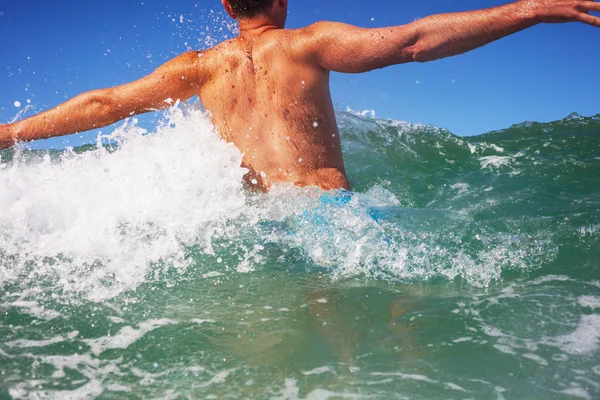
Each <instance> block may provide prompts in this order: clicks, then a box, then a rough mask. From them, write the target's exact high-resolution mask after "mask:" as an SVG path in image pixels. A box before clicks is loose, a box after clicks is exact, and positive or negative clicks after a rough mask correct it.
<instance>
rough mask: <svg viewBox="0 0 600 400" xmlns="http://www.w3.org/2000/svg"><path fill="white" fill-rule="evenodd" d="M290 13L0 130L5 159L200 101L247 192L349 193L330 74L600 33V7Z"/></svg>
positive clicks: (576, 2)
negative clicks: (566, 25) (506, 42)
mask: <svg viewBox="0 0 600 400" xmlns="http://www.w3.org/2000/svg"><path fill="white" fill-rule="evenodd" d="M287 1H288V0H274V3H273V7H272V8H271V9H270V10H267V11H265V13H263V14H261V15H259V16H257V17H254V18H237V16H236V15H235V13H234V12H233V10H232V8H231V6H230V4H229V1H228V0H222V3H223V5H224V6H225V8H226V10H227V12H228V13H229V15H230V16H231V17H233V18H236V19H237V20H238V23H239V29H240V34H239V36H238V37H237V38H235V39H232V40H229V41H226V42H223V43H221V44H220V45H218V46H216V47H214V48H211V49H209V50H206V51H204V52H188V53H185V54H183V55H181V56H179V57H177V58H175V59H173V60H171V61H169V62H167V63H166V64H164V65H162V66H161V67H159V68H158V69H157V70H156V71H154V72H153V73H152V74H150V75H148V76H146V77H144V78H142V79H140V80H138V81H135V82H132V83H128V84H125V85H122V86H117V87H114V88H109V89H100V90H94V91H91V92H87V93H84V94H81V95H79V96H77V97H75V98H73V99H71V100H69V101H67V102H65V103H64V104H61V105H59V106H58V107H56V108H53V109H51V110H49V111H46V112H44V113H41V114H39V115H36V116H33V117H31V118H27V119H25V120H23V121H19V122H16V123H14V124H10V125H0V149H2V148H7V147H10V146H12V145H13V144H15V143H16V142H27V141H31V140H37V139H45V138H50V137H54V136H61V135H67V134H71V133H75V132H82V131H86V130H90V129H94V128H100V127H103V126H106V125H110V124H112V123H114V122H117V121H119V120H121V119H124V118H128V117H130V116H133V115H136V114H140V113H145V112H148V111H155V110H160V109H164V108H167V107H169V105H170V104H171V100H177V99H180V100H181V101H184V100H187V99H189V98H190V97H192V96H194V95H198V96H199V97H200V99H201V100H202V103H203V104H204V106H205V107H206V109H207V110H209V111H210V113H211V115H212V119H213V122H214V124H215V126H216V128H217V131H218V133H219V134H220V135H221V137H222V138H223V139H224V140H227V141H230V142H233V143H234V144H235V145H236V146H237V148H238V149H239V150H240V151H241V152H242V153H243V154H244V158H243V166H244V167H246V168H248V169H249V171H250V172H249V173H248V175H247V180H248V182H249V183H250V184H252V185H253V186H256V187H259V188H261V189H263V190H265V191H266V190H268V189H269V187H271V186H272V185H273V184H276V183H280V182H289V183H292V184H295V185H298V186H317V187H320V188H322V189H325V190H329V189H342V188H343V189H350V184H349V182H348V179H347V178H346V172H345V170H344V159H343V157H342V152H341V146H340V137H339V134H338V128H337V124H336V119H335V114H334V109H333V104H332V100H331V96H330V92H329V74H330V71H337V72H346V73H359V72H365V71H370V70H374V69H378V68H384V67H387V66H390V65H395V64H402V63H407V62H413V61H417V62H425V61H431V60H436V59H440V58H444V57H449V56H453V55H457V54H461V53H465V52H467V51H470V50H473V49H475V48H478V47H481V46H484V45H485V44H487V43H490V42H493V41H495V40H497V39H500V38H502V37H505V36H508V35H511V34H513V33H516V32H518V31H521V30H523V29H527V28H530V27H532V26H534V25H537V24H539V23H558V22H583V23H586V24H589V25H592V26H595V27H600V18H598V17H597V16H594V15H593V14H592V13H597V12H600V3H598V2H596V1H586V0H521V1H517V2H514V3H510V4H506V5H503V6H499V7H494V8H489V9H485V10H478V11H469V12H463V13H454V14H443V15H435V16H431V17H427V18H423V19H421V20H418V21H415V22H413V23H410V24H408V25H404V26H396V27H389V28H379V29H363V28H358V27H355V26H351V25H345V24H341V23H332V22H319V23H316V24H313V25H311V26H309V27H306V28H303V29H296V30H287V29H284V26H285V21H286V17H287Z"/></svg>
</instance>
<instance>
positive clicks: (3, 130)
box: [0, 125, 15, 150]
mask: <svg viewBox="0 0 600 400" xmlns="http://www.w3.org/2000/svg"><path fill="white" fill-rule="evenodd" d="M14 143H15V135H14V133H13V132H12V129H11V126H10V125H0V150H2V149H7V148H9V147H10V146H12V145H13V144H14Z"/></svg>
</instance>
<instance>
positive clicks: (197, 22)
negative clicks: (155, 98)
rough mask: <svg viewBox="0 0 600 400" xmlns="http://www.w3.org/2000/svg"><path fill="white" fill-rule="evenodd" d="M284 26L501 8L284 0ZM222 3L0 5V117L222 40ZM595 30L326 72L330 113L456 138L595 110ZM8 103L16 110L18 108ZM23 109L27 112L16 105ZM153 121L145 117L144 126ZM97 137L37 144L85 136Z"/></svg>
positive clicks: (441, 1) (461, 0)
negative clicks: (425, 127)
mask: <svg viewBox="0 0 600 400" xmlns="http://www.w3.org/2000/svg"><path fill="white" fill-rule="evenodd" d="M289 1H290V15H289V19H288V27H289V28H296V27H300V26H305V25H308V24H310V23H313V22H315V21H318V20H334V21H340V22H346V23H351V24H355V25H359V26H364V27H379V26H389V25H400V24H405V23H409V22H411V21H413V20H415V19H417V18H422V17H425V16H427V15H431V14H436V13H443V12H451V11H464V10H469V9H475V8H481V7H491V6H495V5H499V4H503V3H504V2H502V1H493V0H480V1H474V0H455V1H452V2H450V1H447V0H431V1H428V2H415V1H398V0H379V1H378V2H366V1H358V0H332V1H323V0H289ZM231 22H232V21H231V20H229V19H228V17H227V16H226V15H225V13H224V12H222V6H221V4H220V0H196V1H186V0H179V1H177V2H173V1H167V0H144V1H123V0H103V1H98V0H88V1H81V0H77V1H76V0H57V1H54V0H53V1H51V0H18V1H13V0H0V37H2V44H1V45H0V122H1V123H5V122H8V121H10V120H11V119H13V118H14V117H15V116H16V115H17V113H18V112H19V111H22V112H23V114H22V116H27V115H31V114H32V113H34V112H40V111H43V110H45V109H47V108H48V107H52V106H55V105H57V104H58V103H60V102H62V101H65V100H66V99H68V98H70V97H73V96H75V95H77V94H79V93H81V92H83V91H86V90H90V89H95V88H100V87H107V86H113V85H117V84H121V83H124V82H128V81H131V80H134V79H137V78H140V77H141V76H143V75H145V74H148V73H150V72H151V71H152V70H153V69H154V68H156V67H157V66H158V65H160V64H161V63H163V62H165V61H167V60H169V59H170V58H172V57H174V56H176V55H177V54H179V53H181V52H183V51H185V50H187V49H202V48H206V47H207V46H209V45H212V44H214V43H216V42H217V41H218V40H221V39H224V38H226V37H229V36H230V35H231V33H230V31H229V28H228V27H229V26H230V25H231ZM599 38H600V29H595V28H592V27H589V26H586V25H583V24H561V25H541V26H537V27H534V28H532V29H530V30H528V31H525V32H521V33H518V34H516V35H514V36H512V37H509V38H505V39H503V40H501V41H499V42H496V43H493V44H491V45H489V46H487V47H485V48H482V49H478V50H476V51H474V52H471V53H469V54H466V55H462V56H458V57H454V58H450V59H445V60H439V61H435V62H432V63H426V64H407V65H400V66H394V67H390V68H388V69H384V70H379V71H374V72H370V73H367V74H362V75H343V74H334V75H333V77H332V94H333V98H334V103H335V105H336V107H337V108H338V109H342V110H343V109H345V108H346V107H350V108H352V109H355V110H364V109H373V110H375V111H376V113H377V116H378V117H383V118H394V119H401V120H407V121H411V122H422V123H428V124H433V125H437V126H441V127H445V128H448V129H449V130H450V131H452V132H454V133H455V134H458V135H473V134H480V133H485V132H488V131H490V130H494V129H501V128H505V127H508V126H510V125H511V124H514V123H519V122H522V121H525V120H532V121H533V120H534V121H551V120H556V119H560V118H563V117H565V116H566V115H568V114H569V113H571V112H573V111H576V112H579V113H580V114H583V115H592V114H596V113H598V112H600V102H599V101H598V98H599V97H598V93H600V78H598V65H600V52H598V51H597V47H598V39H599ZM15 102H19V103H21V107H15ZM27 104H30V109H27V110H25V111H23V109H24V106H25V105H27ZM152 118H153V117H152V116H150V117H147V118H146V119H147V120H148V121H150V120H152ZM95 137H96V132H90V133H86V134H82V135H76V136H71V137H68V138H66V139H65V138H57V139H51V140H49V141H45V142H42V143H38V144H37V145H36V147H38V146H42V147H47V146H56V147H64V146H65V145H79V144H81V143H82V142H93V141H94V139H95Z"/></svg>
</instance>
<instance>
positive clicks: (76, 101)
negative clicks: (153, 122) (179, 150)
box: [0, 52, 204, 149]
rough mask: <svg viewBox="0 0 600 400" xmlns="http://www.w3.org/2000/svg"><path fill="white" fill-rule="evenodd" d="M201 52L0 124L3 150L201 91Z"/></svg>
mask: <svg viewBox="0 0 600 400" xmlns="http://www.w3.org/2000/svg"><path fill="white" fill-rule="evenodd" d="M199 55H200V53H198V52H188V53H185V54H182V55H180V56H179V57H176V58H174V59H173V60H171V61H169V62H167V63H165V64H163V65H162V66H160V67H159V68H158V69H156V70H155V71H154V72H153V73H151V74H150V75H148V76H146V77H144V78H142V79H139V80H137V81H134V82H131V83H127V84H124V85H121V86H116V87H113V88H107V89H99V90H92V91H90V92H86V93H83V94H80V95H79V96H76V97H74V98H73V99H71V100H68V101H67V102H65V103H63V104H61V105H59V106H57V107H55V108H53V109H50V110H48V111H45V112H43V113H41V114H38V115H35V116H33V117H30V118H27V119H24V120H22V121H18V122H15V123H13V124H9V125H0V149H4V148H8V147H11V146H12V145H13V144H15V143H17V142H28V141H32V140H37V139H47V138H51V137H55V136H63V135H68V134H71V133H75V132H83V131H87V130H90V129H95V128H101V127H104V126H107V125H110V124H112V123H115V122H117V121H120V120H122V119H125V118H127V117H130V116H133V115H136V114H141V113H145V112H148V111H156V110H162V109H165V108H167V107H169V105H171V103H172V102H174V101H176V100H178V99H179V100H181V101H184V100H187V99H189V98H190V97H192V96H194V95H196V94H198V93H199V91H200V88H201V85H202V80H203V78H204V77H203V76H202V75H203V74H202V71H201V68H200V65H199V63H200V61H201V60H202V58H201V57H199Z"/></svg>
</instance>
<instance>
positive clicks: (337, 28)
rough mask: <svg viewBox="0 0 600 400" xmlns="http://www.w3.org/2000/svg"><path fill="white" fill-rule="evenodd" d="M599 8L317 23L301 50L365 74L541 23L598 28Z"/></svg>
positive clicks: (531, 1) (539, 0)
mask: <svg viewBox="0 0 600 400" xmlns="http://www.w3.org/2000/svg"><path fill="white" fill-rule="evenodd" d="M590 12H600V3H598V2H596V1H588V0H520V1H517V2H514V3H510V4H506V5H503V6H499V7H494V8H488V9H485V10H477V11H468V12H461V13H452V14H440V15H434V16H431V17H426V18H423V19H420V20H418V21H415V22H412V23H410V24H407V25H404V26H398V27H389V28H378V29H364V28H358V27H355V26H351V25H345V24H339V23H331V22H322V23H317V24H314V25H312V26H310V27H309V28H307V29H306V32H307V35H306V40H305V41H304V42H303V43H301V46H302V47H303V49H304V50H305V51H307V52H308V53H309V54H310V55H311V56H312V57H313V59H314V61H315V62H316V63H318V64H319V65H320V66H321V67H323V68H324V69H327V70H332V71H338V72H349V73H354V72H365V71H370V70H373V69H377V68H383V67H386V66H389V65H394V64H401V63H406V62H412V61H418V62H425V61H431V60H436V59H440V58H444V57H449V56H454V55H458V54H462V53H465V52H467V51H470V50H473V49H476V48H478V47H481V46H484V45H486V44H488V43H490V42H493V41H495V40H498V39H500V38H503V37H505V36H508V35H511V34H513V33H516V32H518V31H521V30H524V29H527V28H529V27H532V26H534V25H537V24H539V23H543V22H550V23H556V22H583V23H587V24H589V25H592V26H596V27H600V18H598V17H596V16H593V15H591V14H590Z"/></svg>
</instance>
